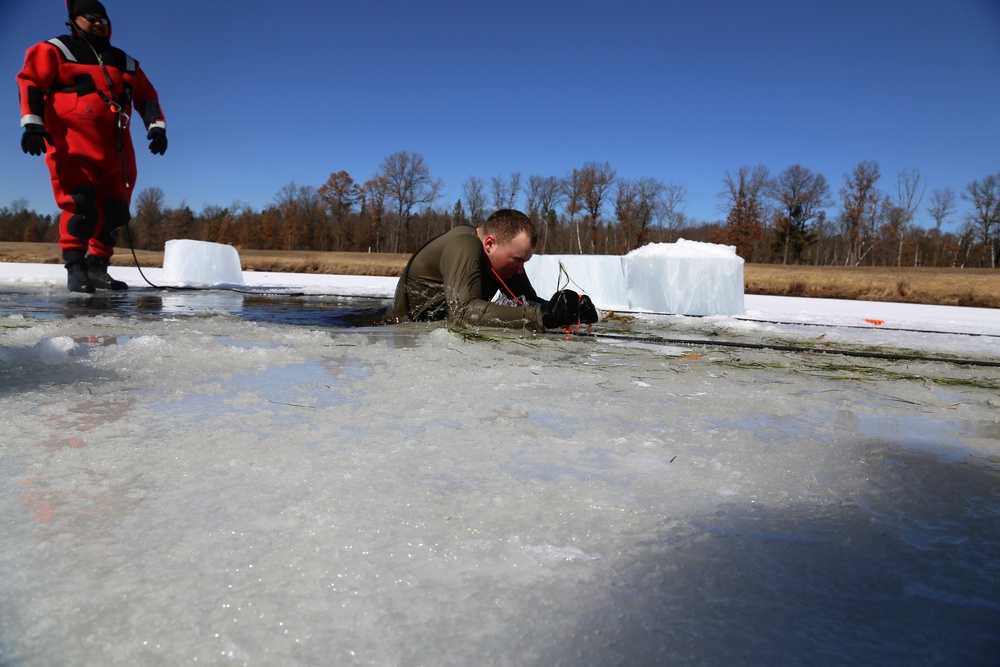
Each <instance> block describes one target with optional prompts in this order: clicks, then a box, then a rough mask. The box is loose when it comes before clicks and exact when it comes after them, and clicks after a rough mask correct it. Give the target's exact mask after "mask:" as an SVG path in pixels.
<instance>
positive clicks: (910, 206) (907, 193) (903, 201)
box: [888, 168, 927, 266]
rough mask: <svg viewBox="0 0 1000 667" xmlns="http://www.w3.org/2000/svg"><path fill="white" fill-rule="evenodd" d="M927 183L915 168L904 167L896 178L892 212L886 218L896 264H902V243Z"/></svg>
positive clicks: (922, 197)
mask: <svg viewBox="0 0 1000 667" xmlns="http://www.w3.org/2000/svg"><path fill="white" fill-rule="evenodd" d="M926 190H927V184H926V182H925V181H924V179H923V177H922V176H921V175H920V171H919V170H918V169H916V168H910V169H904V170H902V171H901V172H899V176H898V177H897V178H896V199H895V201H894V202H893V208H894V209H895V210H894V211H893V214H892V215H891V216H890V217H889V218H888V222H889V223H890V225H891V229H892V233H893V235H894V236H895V237H896V239H897V241H898V244H897V246H896V266H902V265H903V243H904V242H905V241H906V237H907V234H908V233H909V230H910V226H911V225H912V224H913V217H914V216H915V215H916V213H917V209H918V208H920V202H922V201H923V199H924V192H925V191H926Z"/></svg>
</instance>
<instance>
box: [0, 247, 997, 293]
mask: <svg viewBox="0 0 1000 667" xmlns="http://www.w3.org/2000/svg"><path fill="white" fill-rule="evenodd" d="M136 255H137V257H138V259H139V262H140V264H141V265H142V266H147V267H160V266H162V265H163V253H162V252H148V251H145V250H140V251H137V252H136ZM407 259H408V255H405V254H388V253H377V254H370V253H362V252H317V251H287V252H286V251H276V250H241V251H240V260H241V262H242V264H243V270H244V271H277V272H282V273H328V274H345V275H364V276H396V275H399V272H400V271H401V270H402V268H403V267H404V266H405V265H406V260H407ZM61 261H62V260H61V259H60V254H59V248H58V247H57V246H56V245H54V244H49V243H0V262H29V263H37V264H57V263H61ZM112 264H113V265H116V266H131V265H132V264H133V260H132V255H131V253H130V252H129V251H128V249H127V248H119V251H118V254H117V255H115V257H114V260H113V261H112ZM743 277H744V288H745V291H746V293H747V294H771V295H778V296H804V297H820V298H828V299H852V300H861V301H895V302H901V303H925V304H936V305H946V306H971V307H978V308H1000V269H997V270H992V269H945V268H924V267H903V268H892V267H853V266H851V267H843V266H780V265H775V264H746V265H745V266H744V271H743Z"/></svg>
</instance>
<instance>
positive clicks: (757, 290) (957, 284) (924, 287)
mask: <svg viewBox="0 0 1000 667" xmlns="http://www.w3.org/2000/svg"><path fill="white" fill-rule="evenodd" d="M743 282H744V287H745V290H746V293H747V294H775V295H787V296H805V297H820V298H827V299H852V300H860V301H895V302H900V303H929V304H937V305H943V306H974V307H978V308H1000V270H992V269H942V268H923V267H904V268H898V269H897V268H893V267H854V266H850V267H845V266H779V265H773V264H746V265H745V266H744V271H743Z"/></svg>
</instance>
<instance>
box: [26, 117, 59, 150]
mask: <svg viewBox="0 0 1000 667" xmlns="http://www.w3.org/2000/svg"><path fill="white" fill-rule="evenodd" d="M46 143H48V145H49V146H55V145H56V143H55V141H53V139H52V135H51V134H49V131H48V130H46V129H45V126H44V125H39V124H38V123H28V124H27V125H25V126H24V134H22V135H21V150H22V151H24V152H25V153H31V154H32V155H41V154H43V153H44V152H45V144H46Z"/></svg>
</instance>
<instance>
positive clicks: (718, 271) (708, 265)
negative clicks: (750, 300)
mask: <svg viewBox="0 0 1000 667" xmlns="http://www.w3.org/2000/svg"><path fill="white" fill-rule="evenodd" d="M623 266H624V267H625V282H626V284H627V286H628V296H629V303H630V304H631V306H632V309H633V310H649V311H653V312H658V313H675V314H679V315H742V314H743V258H742V257H739V256H738V255H737V254H736V248H735V247H733V246H723V245H717V244H714V243H700V242H698V241H686V240H684V239H681V240H679V241H677V243H651V244H649V245H646V246H643V247H642V248H638V249H637V250H633V251H632V252H630V253H629V254H627V255H626V256H625V258H624V260H623Z"/></svg>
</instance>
